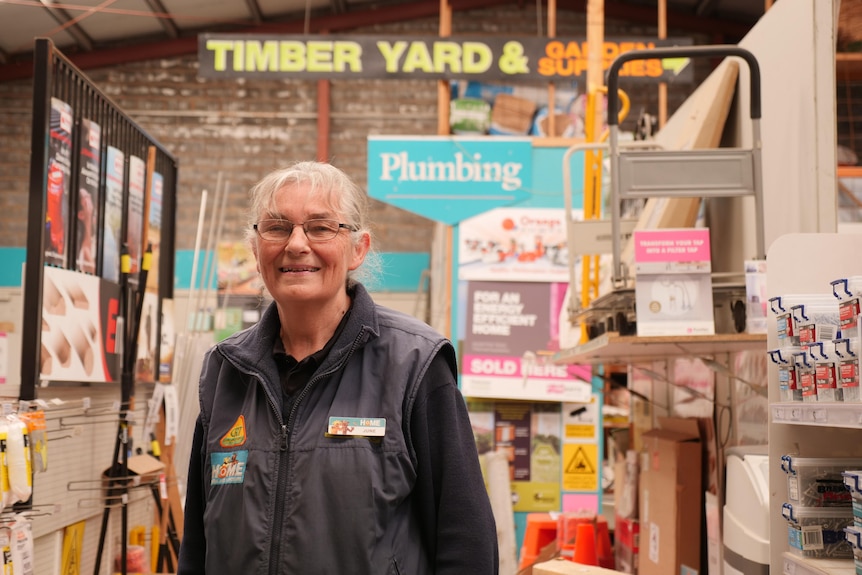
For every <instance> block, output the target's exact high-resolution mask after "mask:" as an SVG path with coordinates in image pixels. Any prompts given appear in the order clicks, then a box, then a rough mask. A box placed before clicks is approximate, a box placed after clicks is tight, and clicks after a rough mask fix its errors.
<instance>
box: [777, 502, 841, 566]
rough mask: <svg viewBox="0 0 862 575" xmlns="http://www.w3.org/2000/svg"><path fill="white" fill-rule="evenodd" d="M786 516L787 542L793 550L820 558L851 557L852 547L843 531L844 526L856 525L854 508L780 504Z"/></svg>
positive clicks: (804, 555) (806, 555) (783, 514)
mask: <svg viewBox="0 0 862 575" xmlns="http://www.w3.org/2000/svg"><path fill="white" fill-rule="evenodd" d="M781 515H782V516H784V518H785V519H786V520H787V542H788V544H789V545H790V551H791V552H793V553H795V554H796V555H800V556H802V557H814V558H817V559H850V558H851V557H853V549H852V548H851V546H850V543H848V542H847V539H846V537H845V535H844V528H845V527H850V526H852V525H853V510H852V509H850V508H849V507H796V506H794V505H791V504H790V503H785V504H783V505H782V506H781Z"/></svg>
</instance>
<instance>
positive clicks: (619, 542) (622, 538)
mask: <svg viewBox="0 0 862 575" xmlns="http://www.w3.org/2000/svg"><path fill="white" fill-rule="evenodd" d="M639 551H640V523H639V522H638V520H637V519H630V518H627V517H621V516H619V515H617V516H616V518H615V519H614V558H615V560H616V569H617V571H620V572H622V573H637V567H638V564H637V561H638V552H639Z"/></svg>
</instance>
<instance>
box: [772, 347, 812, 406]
mask: <svg viewBox="0 0 862 575" xmlns="http://www.w3.org/2000/svg"><path fill="white" fill-rule="evenodd" d="M796 353H803V352H802V348H801V347H799V346H789V347H786V348H778V349H773V350H770V351H768V352H767V354H768V355H769V359H770V361H772V363H774V364H775V365H777V366H778V400H779V401H802V389H800V387H799V380H798V378H797V373H796V361H795V360H794V357H793V355H794V354H796Z"/></svg>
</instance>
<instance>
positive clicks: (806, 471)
mask: <svg viewBox="0 0 862 575" xmlns="http://www.w3.org/2000/svg"><path fill="white" fill-rule="evenodd" d="M781 469H782V471H784V473H786V474H787V501H788V502H789V503H790V504H792V505H793V506H795V507H846V508H848V509H849V508H850V506H851V502H852V498H851V495H850V490H849V489H848V488H847V486H846V485H844V475H843V473H844V471H846V470H848V469H862V458H858V457H856V458H844V457H830V458H827V457H796V456H794V455H782V456H781Z"/></svg>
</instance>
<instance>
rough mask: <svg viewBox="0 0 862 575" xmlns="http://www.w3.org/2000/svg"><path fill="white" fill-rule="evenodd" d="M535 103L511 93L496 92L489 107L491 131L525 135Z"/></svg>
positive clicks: (531, 122)
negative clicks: (492, 103) (492, 104)
mask: <svg viewBox="0 0 862 575" xmlns="http://www.w3.org/2000/svg"><path fill="white" fill-rule="evenodd" d="M535 113H536V103H535V102H533V101H532V100H528V99H526V98H521V97H518V96H512V95H511V94H505V93H501V94H497V96H496V97H495V98H494V107H493V108H492V109H491V133H496V134H511V135H526V134H528V133H529V131H530V126H532V124H533V116H534V115H535Z"/></svg>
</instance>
